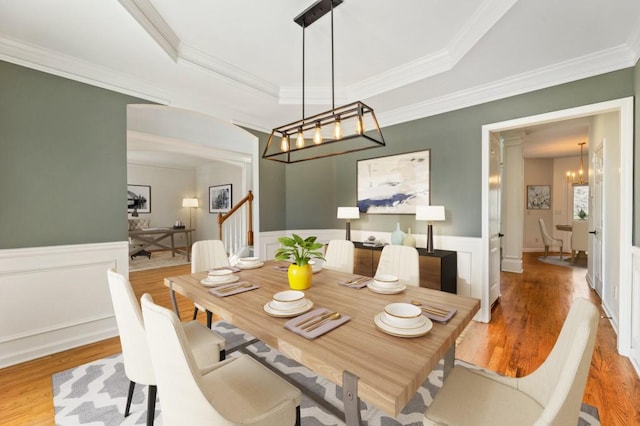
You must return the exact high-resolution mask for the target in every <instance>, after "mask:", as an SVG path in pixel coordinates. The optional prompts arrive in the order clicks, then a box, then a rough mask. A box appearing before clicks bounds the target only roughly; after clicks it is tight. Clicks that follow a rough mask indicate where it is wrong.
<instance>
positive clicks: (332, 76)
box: [330, 1, 336, 109]
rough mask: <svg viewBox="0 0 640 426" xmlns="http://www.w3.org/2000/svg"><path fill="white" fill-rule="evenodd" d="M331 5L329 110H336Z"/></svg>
mask: <svg viewBox="0 0 640 426" xmlns="http://www.w3.org/2000/svg"><path fill="white" fill-rule="evenodd" d="M330 3H331V109H336V88H335V77H334V74H335V65H334V60H333V1H331V2H330Z"/></svg>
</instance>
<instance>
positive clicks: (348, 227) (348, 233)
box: [345, 221, 351, 241]
mask: <svg viewBox="0 0 640 426" xmlns="http://www.w3.org/2000/svg"><path fill="white" fill-rule="evenodd" d="M345 239H346V240H347V241H351V223H350V222H349V221H347V232H346V234H345Z"/></svg>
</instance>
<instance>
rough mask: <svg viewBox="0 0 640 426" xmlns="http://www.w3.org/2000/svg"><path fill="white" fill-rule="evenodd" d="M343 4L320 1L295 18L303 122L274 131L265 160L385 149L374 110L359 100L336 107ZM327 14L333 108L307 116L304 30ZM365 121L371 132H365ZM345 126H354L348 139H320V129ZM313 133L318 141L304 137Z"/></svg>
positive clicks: (333, 0)
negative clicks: (337, 30) (338, 13)
mask: <svg viewBox="0 0 640 426" xmlns="http://www.w3.org/2000/svg"><path fill="white" fill-rule="evenodd" d="M342 2H343V0H318V1H317V2H316V3H314V4H312V5H311V6H310V7H309V8H307V9H306V10H305V11H304V12H302V13H301V14H300V15H298V16H296V17H295V18H294V22H296V23H297V24H298V25H300V26H301V27H302V119H300V120H298V121H294V122H292V123H289V124H285V125H283V126H280V127H276V128H274V129H273V130H272V131H271V134H270V135H269V140H268V141H267V145H266V147H265V149H264V152H263V154H262V158H265V159H269V160H274V161H279V162H282V163H287V164H291V163H298V162H301V161H308V160H315V159H317V158H324V157H331V156H334V155H340V154H346V153H348V152H356V151H363V150H366V149H371V148H378V147H382V146H385V141H384V137H383V136H382V132H381V131H380V126H379V124H378V120H377V119H376V116H375V113H374V111H373V109H372V108H371V107H369V106H367V105H366V104H364V103H363V102H361V101H356V102H353V103H350V104H347V105H343V106H341V107H338V108H336V107H335V85H334V59H333V57H334V53H333V9H334V8H335V7H336V6H338V5H340V4H342ZM328 12H331V109H330V110H329V111H325V112H322V113H320V114H316V115H313V116H310V117H305V115H304V90H305V79H304V76H305V72H304V71H305V66H304V63H305V61H304V57H305V37H304V34H305V31H304V30H305V28H306V27H308V26H310V25H311V24H313V23H314V22H315V21H317V20H318V19H319V18H321V17H322V16H324V15H325V14H327V13H328ZM365 122H366V124H367V127H369V130H365ZM342 123H345V125H346V123H355V125H354V129H356V130H355V133H353V134H347V135H345V136H343V135H342V133H340V134H334V137H333V138H324V137H322V136H317V135H318V134H320V132H321V129H323V128H327V127H328V126H330V125H333V126H334V127H335V126H338V127H340V129H343V128H346V127H345V126H342ZM311 131H315V133H316V135H315V137H318V139H316V140H314V138H313V137H307V138H305V137H304V134H305V132H307V134H309V132H311ZM341 131H342V130H340V132H341ZM298 135H299V136H298ZM296 136H297V137H301V138H302V143H300V144H297V143H296V141H294V138H295V137H296ZM277 138H280V140H281V142H280V144H279V146H278V142H277V141H276V139H277Z"/></svg>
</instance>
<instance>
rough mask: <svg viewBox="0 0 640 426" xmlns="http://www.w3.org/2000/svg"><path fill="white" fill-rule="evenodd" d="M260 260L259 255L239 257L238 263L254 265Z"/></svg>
mask: <svg viewBox="0 0 640 426" xmlns="http://www.w3.org/2000/svg"><path fill="white" fill-rule="evenodd" d="M259 261H260V258H259V257H241V258H240V259H238V263H239V264H240V265H242V266H251V265H255V264H256V263H258V262H259Z"/></svg>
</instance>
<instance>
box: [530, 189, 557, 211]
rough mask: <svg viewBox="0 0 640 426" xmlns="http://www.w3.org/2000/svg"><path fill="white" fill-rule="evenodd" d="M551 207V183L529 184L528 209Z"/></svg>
mask: <svg viewBox="0 0 640 426" xmlns="http://www.w3.org/2000/svg"><path fill="white" fill-rule="evenodd" d="M550 208H551V186H550V185H527V209H530V210H547V209H550Z"/></svg>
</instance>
